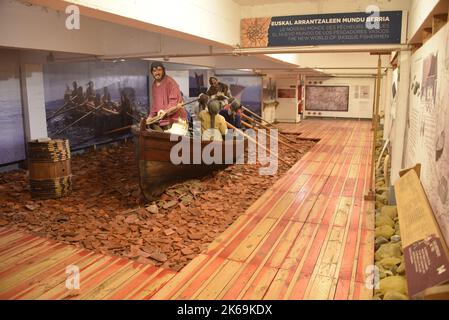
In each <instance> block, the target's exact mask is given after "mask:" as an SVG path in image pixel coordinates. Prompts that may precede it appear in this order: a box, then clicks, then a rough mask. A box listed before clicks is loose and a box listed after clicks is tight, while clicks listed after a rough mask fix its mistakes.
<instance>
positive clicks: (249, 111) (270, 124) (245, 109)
mask: <svg viewBox="0 0 449 320" xmlns="http://www.w3.org/2000/svg"><path fill="white" fill-rule="evenodd" d="M242 109H243V111H246V112H248V113H249V114H252V115H253V116H255V117H256V118H257V119H260V120H262V121H263V122H266V123H267V124H268V125H269V126H272V127H275V128H278V127H277V126H275V125H274V124H272V123H270V122H268V121H267V120H265V119H263V118H262V117H261V116H259V115H258V114H257V113H254V112H252V111H251V110H249V109H248V108H247V107H245V106H242ZM278 129H279V128H278ZM279 130H280V129H279Z"/></svg>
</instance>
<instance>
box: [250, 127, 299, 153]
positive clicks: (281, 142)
mask: <svg viewBox="0 0 449 320" xmlns="http://www.w3.org/2000/svg"><path fill="white" fill-rule="evenodd" d="M241 122H242V124H243V125H244V126H245V127H247V128H251V129H256V130H259V129H258V128H256V127H255V126H253V125H251V124H249V123H248V122H245V121H243V120H241ZM277 140H278V142H279V143H280V144H282V145H284V146H286V147H287V148H290V149H292V150H294V151H295V152H299V150H298V149H296V148H294V147H292V146H291V145H289V144H288V143H286V142H284V141H282V140H280V139H279V138H278V139H277Z"/></svg>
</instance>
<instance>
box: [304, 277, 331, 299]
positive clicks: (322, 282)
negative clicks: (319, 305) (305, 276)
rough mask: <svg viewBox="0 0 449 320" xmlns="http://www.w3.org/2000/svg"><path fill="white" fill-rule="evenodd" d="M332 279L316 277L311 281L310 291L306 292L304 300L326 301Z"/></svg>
mask: <svg viewBox="0 0 449 320" xmlns="http://www.w3.org/2000/svg"><path fill="white" fill-rule="evenodd" d="M332 280H333V279H332V278H330V277H326V276H321V275H317V276H315V277H314V278H313V280H311V282H310V283H311V285H310V290H308V291H306V294H305V296H304V299H305V300H326V299H327V298H328V296H329V292H330V291H331V288H332Z"/></svg>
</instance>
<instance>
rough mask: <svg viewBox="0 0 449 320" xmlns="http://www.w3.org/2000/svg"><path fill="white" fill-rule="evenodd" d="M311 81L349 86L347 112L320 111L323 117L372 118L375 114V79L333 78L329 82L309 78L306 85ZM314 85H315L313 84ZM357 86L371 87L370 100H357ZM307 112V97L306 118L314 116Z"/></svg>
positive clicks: (324, 84)
mask: <svg viewBox="0 0 449 320" xmlns="http://www.w3.org/2000/svg"><path fill="white" fill-rule="evenodd" d="M309 81H322V84H319V85H323V86H334V85H341V86H349V105H348V111H347V112H340V111H338V112H331V111H320V112H321V115H320V116H321V117H337V118H338V117H341V118H372V113H373V98H374V81H375V79H374V78H331V79H328V80H323V79H317V78H307V79H306V85H308V84H309ZM313 85H314V84H313ZM357 86H369V99H357V98H355V90H356V87H357ZM310 112H313V111H308V110H307V96H306V104H305V112H304V114H305V116H306V117H311V116H313V115H312V114H310Z"/></svg>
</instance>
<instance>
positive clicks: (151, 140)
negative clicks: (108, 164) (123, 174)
mask: <svg viewBox="0 0 449 320" xmlns="http://www.w3.org/2000/svg"><path fill="white" fill-rule="evenodd" d="M132 132H133V133H134V135H135V137H136V158H137V161H138V166H139V179H140V189H141V190H142V193H143V195H144V196H145V198H146V199H147V200H148V201H152V200H155V199H157V198H158V197H159V196H160V195H161V194H162V193H163V192H164V190H165V189H166V188H167V187H169V186H170V185H172V184H174V183H176V182H179V181H183V180H187V179H192V178H198V177H202V176H204V175H206V174H208V173H210V172H212V171H214V170H219V169H224V168H225V167H226V166H227V165H229V164H233V163H236V162H237V159H239V160H241V158H238V157H237V156H236V154H237V152H236V151H237V150H244V148H245V141H244V140H235V139H234V140H225V141H201V140H199V139H195V138H192V137H187V136H177V137H178V141H171V140H170V136H175V135H170V134H169V133H164V132H157V131H154V130H151V129H147V128H146V124H145V121H142V122H141V124H140V126H133V128H132ZM181 139H184V140H183V143H185V144H186V145H188V146H189V149H188V151H187V152H188V153H189V154H188V155H186V154H179V153H178V154H179V156H181V157H186V159H187V158H188V159H189V162H188V163H190V164H174V163H172V161H171V159H170V152H171V150H172V148H173V147H174V146H175V145H177V144H178V143H179V141H181ZM194 143H196V146H195V148H198V146H200V148H201V154H202V153H203V150H204V148H207V150H210V149H212V148H217V149H215V150H221V157H220V158H221V161H219V163H218V164H217V163H212V164H207V163H205V162H204V160H203V157H201V160H200V163H198V164H193V152H192V150H194V149H193V148H194V146H193V145H194ZM209 148H210V149H209ZM230 150H232V152H229V151H230ZM181 151H182V152H183V151H184V150H181ZM211 154H212V155H214V153H213V152H211ZM240 156H243V153H242V154H240ZM217 158H218V156H217Z"/></svg>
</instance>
